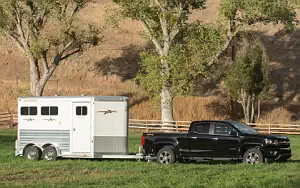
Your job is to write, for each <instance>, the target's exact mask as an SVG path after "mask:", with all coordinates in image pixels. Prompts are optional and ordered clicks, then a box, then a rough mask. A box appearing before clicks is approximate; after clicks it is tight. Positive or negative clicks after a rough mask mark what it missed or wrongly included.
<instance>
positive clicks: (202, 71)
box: [136, 22, 225, 104]
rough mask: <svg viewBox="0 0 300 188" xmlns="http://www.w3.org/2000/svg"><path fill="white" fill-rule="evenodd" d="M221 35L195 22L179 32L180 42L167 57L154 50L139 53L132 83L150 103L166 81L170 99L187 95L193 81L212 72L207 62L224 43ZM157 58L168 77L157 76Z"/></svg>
mask: <svg viewBox="0 0 300 188" xmlns="http://www.w3.org/2000/svg"><path fill="white" fill-rule="evenodd" d="M222 32H223V31H222V30H221V29H220V28H218V27H217V26H216V25H213V24H203V23H200V22H195V23H192V24H190V25H189V26H188V27H187V29H186V30H185V31H184V32H183V36H182V41H181V42H178V43H177V44H176V45H174V46H173V48H172V49H171V50H170V53H169V55H168V57H160V56H158V55H157V52H156V51H154V50H148V51H145V52H142V53H141V54H140V55H141V63H140V65H141V71H140V73H139V74H138V75H137V78H136V80H137V81H138V82H139V84H140V86H141V87H142V88H143V89H144V90H145V91H147V93H148V94H149V95H150V97H151V98H152V99H153V102H154V104H155V103H156V102H158V101H159V95H158V93H159V91H161V89H162V87H163V86H162V84H161V83H163V82H165V81H169V83H170V86H171V89H172V92H173V95H174V96H178V95H190V94H192V92H193V87H194V82H193V81H194V80H195V78H197V77H199V76H209V74H211V73H212V72H213V70H214V65H210V64H209V62H211V60H212V58H213V57H214V54H215V53H217V51H219V50H220V48H221V46H222V45H221V44H222V42H223V41H224V40H225V38H224V35H222ZM161 59H165V60H167V62H168V64H169V69H170V74H169V75H165V74H161Z"/></svg>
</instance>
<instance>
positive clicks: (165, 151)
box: [156, 148, 176, 164]
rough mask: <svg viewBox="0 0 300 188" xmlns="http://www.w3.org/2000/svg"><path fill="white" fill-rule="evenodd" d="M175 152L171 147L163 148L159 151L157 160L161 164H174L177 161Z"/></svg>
mask: <svg viewBox="0 0 300 188" xmlns="http://www.w3.org/2000/svg"><path fill="white" fill-rule="evenodd" d="M175 159H176V156H175V152H174V150H173V149H171V148H161V149H160V150H159V151H158V152H157V159H156V160H157V162H158V163H160V164H172V163H174V162H175Z"/></svg>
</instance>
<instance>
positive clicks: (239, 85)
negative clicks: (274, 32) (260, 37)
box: [225, 41, 269, 100]
mask: <svg viewBox="0 0 300 188" xmlns="http://www.w3.org/2000/svg"><path fill="white" fill-rule="evenodd" d="M267 62H268V58H267V56H266V52H265V50H264V47H263V46H262V44H261V43H260V42H258V41H252V43H251V44H250V45H249V46H248V47H247V49H246V52H245V54H244V55H241V57H240V58H239V59H238V60H237V62H236V64H234V65H233V69H232V70H231V71H230V72H229V74H228V75H227V77H226V79H225V85H226V86H227V88H228V89H229V92H230V94H231V96H232V97H233V98H234V99H236V100H240V97H241V96H240V95H241V91H243V92H245V93H246V94H247V95H249V96H252V95H254V96H256V97H258V96H263V95H264V94H266V93H267V92H268V89H269V81H268V65H267Z"/></svg>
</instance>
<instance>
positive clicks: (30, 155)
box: [24, 146, 41, 161]
mask: <svg viewBox="0 0 300 188" xmlns="http://www.w3.org/2000/svg"><path fill="white" fill-rule="evenodd" d="M24 158H25V159H27V160H35V161H38V160H40V158H41V150H40V148H38V147H36V146H29V147H28V148H26V149H25V152H24Z"/></svg>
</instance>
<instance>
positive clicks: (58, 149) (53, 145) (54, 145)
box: [42, 143, 61, 156]
mask: <svg viewBox="0 0 300 188" xmlns="http://www.w3.org/2000/svg"><path fill="white" fill-rule="evenodd" d="M48 146H52V147H54V148H55V149H56V152H57V156H61V149H60V147H59V145H58V144H50V143H48V144H44V145H43V146H42V148H43V151H44V149H45V148H46V147H48Z"/></svg>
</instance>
